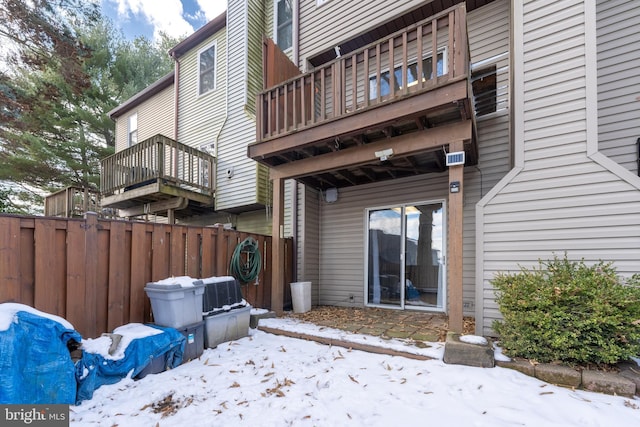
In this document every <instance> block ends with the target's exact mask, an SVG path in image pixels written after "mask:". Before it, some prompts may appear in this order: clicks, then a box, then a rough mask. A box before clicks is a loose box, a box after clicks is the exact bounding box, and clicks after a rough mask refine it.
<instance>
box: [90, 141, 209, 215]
mask: <svg viewBox="0 0 640 427" xmlns="http://www.w3.org/2000/svg"><path fill="white" fill-rule="evenodd" d="M215 166H216V163H215V158H214V157H213V156H211V155H209V154H208V153H205V152H202V151H199V150H197V149H195V148H193V147H189V146H187V145H184V144H181V143H179V142H177V141H174V140H172V139H170V138H167V137H165V136H162V135H156V136H154V137H152V138H149V139H147V140H145V141H142V142H140V143H138V144H136V145H134V146H132V147H129V148H127V149H126V150H122V151H119V152H117V153H115V154H113V155H111V156H109V157H107V158H106V159H104V160H102V169H101V176H100V178H101V179H100V186H101V188H100V190H101V194H102V197H103V199H102V206H103V207H110V208H117V209H119V210H120V216H126V217H131V216H137V215H143V214H147V213H165V212H175V214H176V215H177V216H189V215H193V214H195V213H198V212H199V211H202V210H204V209H208V208H210V207H212V206H213V198H214V190H215Z"/></svg>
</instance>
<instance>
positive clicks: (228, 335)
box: [204, 305, 251, 348]
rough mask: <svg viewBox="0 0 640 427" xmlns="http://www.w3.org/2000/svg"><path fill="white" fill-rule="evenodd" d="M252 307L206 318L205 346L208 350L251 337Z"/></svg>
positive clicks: (223, 312) (222, 312)
mask: <svg viewBox="0 0 640 427" xmlns="http://www.w3.org/2000/svg"><path fill="white" fill-rule="evenodd" d="M250 314H251V306H250V305H247V306H245V307H241V308H236V309H233V310H230V311H221V312H217V313H214V314H210V315H208V316H205V318H204V322H205V345H206V346H207V348H214V347H217V346H218V344H221V343H223V342H227V341H233V340H237V339H240V338H243V337H246V336H247V335H249V317H250Z"/></svg>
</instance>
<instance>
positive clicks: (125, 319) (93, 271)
mask: <svg viewBox="0 0 640 427" xmlns="http://www.w3.org/2000/svg"><path fill="white" fill-rule="evenodd" d="M248 236H251V237H253V238H254V239H256V240H257V241H258V244H259V247H260V248H261V251H262V254H261V255H262V268H261V270H260V274H259V276H258V285H255V284H254V283H253V282H252V283H249V284H243V286H242V292H243V296H244V298H245V299H246V300H247V301H248V302H249V303H250V304H251V305H252V306H253V307H259V308H270V307H271V236H263V235H257V234H250V233H242V232H238V231H234V230H225V229H223V228H222V227H195V226H186V225H167V224H156V223H148V222H133V221H122V220H102V219H98V217H97V215H96V214H93V213H89V214H87V215H86V218H84V219H76V218H51V217H34V216H16V215H0V303H3V302H18V303H22V304H26V305H29V306H32V307H34V308H36V309H38V310H41V311H44V312H47V313H51V314H55V315H58V316H61V317H64V318H65V319H67V320H68V321H69V322H71V323H72V324H73V325H74V326H75V328H76V330H78V331H79V332H80V333H81V334H82V336H83V337H96V336H99V335H100V334H101V333H103V332H111V331H112V330H113V329H114V328H116V327H118V326H120V325H123V324H127V323H133V322H141V323H146V322H152V321H153V318H152V315H151V306H150V302H149V299H148V298H147V296H146V294H145V292H144V287H145V285H146V284H147V283H148V282H153V281H157V280H161V279H164V278H166V277H170V276H185V275H186V276H191V277H211V276H227V275H229V263H230V260H231V257H232V255H233V251H234V249H235V247H236V246H237V244H238V243H240V242H242V241H243V240H244V239H245V238H246V237H248ZM285 248H286V257H287V262H286V265H287V266H288V271H286V273H285V276H286V277H285V278H286V281H287V283H288V282H290V281H291V278H292V268H291V266H292V264H293V262H292V260H293V245H292V242H291V240H290V239H286V240H285ZM285 288H286V287H285ZM289 300H290V295H287V294H285V305H286V304H287V302H288V301H289Z"/></svg>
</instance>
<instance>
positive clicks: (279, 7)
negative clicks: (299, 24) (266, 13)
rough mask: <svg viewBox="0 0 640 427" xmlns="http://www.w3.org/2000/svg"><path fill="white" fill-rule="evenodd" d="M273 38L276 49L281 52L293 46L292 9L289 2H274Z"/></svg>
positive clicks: (280, 0) (284, 0) (278, 0)
mask: <svg viewBox="0 0 640 427" xmlns="http://www.w3.org/2000/svg"><path fill="white" fill-rule="evenodd" d="M275 23H276V30H275V38H276V43H277V44H278V47H279V48H280V49H282V50H283V51H286V50H287V49H290V48H291V46H292V44H293V9H292V5H291V0H277V1H276V22H275Z"/></svg>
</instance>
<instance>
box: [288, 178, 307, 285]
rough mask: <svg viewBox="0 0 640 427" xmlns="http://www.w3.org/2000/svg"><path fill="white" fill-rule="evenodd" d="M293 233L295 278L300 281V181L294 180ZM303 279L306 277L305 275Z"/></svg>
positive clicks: (292, 202) (292, 204)
mask: <svg viewBox="0 0 640 427" xmlns="http://www.w3.org/2000/svg"><path fill="white" fill-rule="evenodd" d="M291 233H292V234H293V259H294V261H295V262H293V263H292V264H293V265H292V266H291V267H292V269H293V272H292V273H293V280H294V281H296V282H297V281H298V257H297V256H296V253H297V251H298V181H296V180H295V179H294V180H293V194H292V196H291ZM303 279H305V278H304V277H303Z"/></svg>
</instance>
